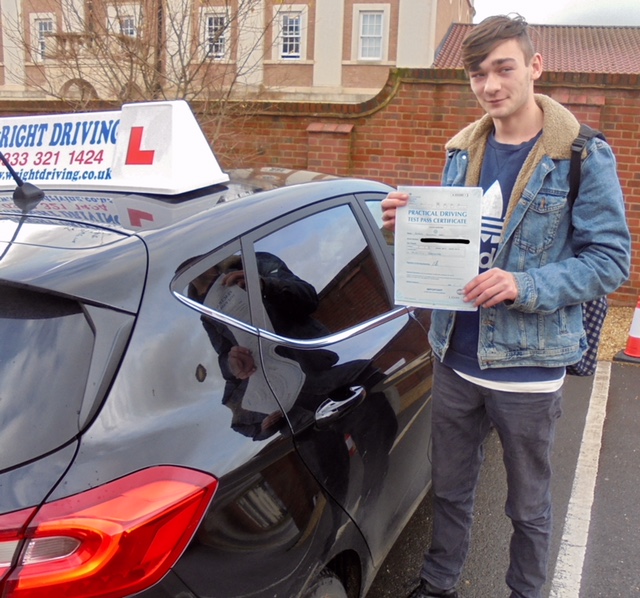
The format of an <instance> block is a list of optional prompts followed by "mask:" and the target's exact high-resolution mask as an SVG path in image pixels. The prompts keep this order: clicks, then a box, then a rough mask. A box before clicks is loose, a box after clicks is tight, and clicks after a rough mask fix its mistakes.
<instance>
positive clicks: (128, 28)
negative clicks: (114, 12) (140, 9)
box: [120, 15, 136, 37]
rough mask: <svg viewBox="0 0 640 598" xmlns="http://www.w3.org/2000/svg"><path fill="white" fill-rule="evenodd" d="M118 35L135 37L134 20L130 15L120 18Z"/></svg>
mask: <svg viewBox="0 0 640 598" xmlns="http://www.w3.org/2000/svg"><path fill="white" fill-rule="evenodd" d="M120 33H121V35H126V36H128V37H135V36H136V20H135V17H133V16H132V15H124V16H122V17H120Z"/></svg>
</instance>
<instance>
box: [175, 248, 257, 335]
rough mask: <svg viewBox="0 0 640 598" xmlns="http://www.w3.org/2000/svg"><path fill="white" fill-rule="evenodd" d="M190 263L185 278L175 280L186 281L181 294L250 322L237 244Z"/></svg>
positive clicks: (197, 258) (242, 265)
mask: <svg viewBox="0 0 640 598" xmlns="http://www.w3.org/2000/svg"><path fill="white" fill-rule="evenodd" d="M234 249H235V251H234ZM190 261H191V262H192V263H191V264H187V265H189V266H190V268H189V270H188V272H187V275H186V276H185V275H181V276H180V277H179V279H180V280H186V282H187V286H186V288H185V289H184V290H183V291H182V292H183V294H184V295H186V296H187V297H189V299H193V300H194V301H197V302H198V303H201V304H202V305H205V306H206V307H209V308H211V309H213V310H215V311H219V312H221V313H224V314H226V315H227V316H230V317H232V318H235V319H236V320H240V321H241V322H245V323H250V322H251V317H250V314H249V301H248V297H247V290H246V280H245V270H244V260H243V259H242V254H241V252H240V250H239V249H237V245H234V246H233V247H231V248H226V249H223V250H221V251H219V252H216V253H214V254H211V255H209V256H205V257H202V256H200V257H196V258H193V259H192V260H190ZM183 266H184V265H183Z"/></svg>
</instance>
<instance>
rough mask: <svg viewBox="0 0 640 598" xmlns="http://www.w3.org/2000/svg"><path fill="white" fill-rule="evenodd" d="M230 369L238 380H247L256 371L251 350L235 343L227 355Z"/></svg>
mask: <svg viewBox="0 0 640 598" xmlns="http://www.w3.org/2000/svg"><path fill="white" fill-rule="evenodd" d="M227 360H228V364H229V369H230V370H231V373H232V374H233V376H234V377H235V378H237V379H238V380H246V379H247V378H249V377H250V376H252V375H253V374H255V373H256V370H257V368H256V363H255V361H254V360H253V355H252V354H251V351H250V350H249V349H247V348H246V347H241V346H239V345H234V346H233V347H231V349H230V350H229V355H228V356H227Z"/></svg>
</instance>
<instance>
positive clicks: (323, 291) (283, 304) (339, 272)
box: [255, 205, 393, 339]
mask: <svg viewBox="0 0 640 598" xmlns="http://www.w3.org/2000/svg"><path fill="white" fill-rule="evenodd" d="M255 252H256V261H257V264H258V272H259V275H260V284H261V289H262V300H263V304H264V307H265V311H266V312H267V314H268V316H269V319H270V325H271V328H272V330H273V331H275V332H276V333H277V334H280V335H282V336H286V337H289V338H300V339H304V338H318V337H322V336H326V335H327V334H329V333H334V332H338V331H341V330H345V329H347V328H350V327H352V326H355V325H357V324H360V323H362V322H365V321H367V320H369V319H371V318H373V317H375V316H377V315H380V314H382V313H385V312H386V311H389V310H390V309H392V307H393V306H392V305H391V303H390V301H389V298H388V296H387V293H386V290H385V287H384V284H383V282H382V276H381V274H380V271H379V270H378V265H377V263H376V261H375V259H374V258H373V255H372V252H371V249H370V247H369V246H368V244H367V241H366V239H365V237H364V235H363V233H362V230H361V229H360V226H359V224H358V222H357V220H356V218H355V216H354V214H353V212H352V210H351V208H350V207H349V206H347V205H342V206H337V207H335V208H331V209H328V210H325V211H323V212H319V213H316V214H313V215H311V216H308V217H306V218H303V219H301V220H298V221H296V222H294V223H292V224H289V225H288V226H285V227H283V228H280V229H279V230H277V231H276V232H274V233H272V234H270V235H268V236H266V237H263V238H262V239H259V240H258V241H256V243H255Z"/></svg>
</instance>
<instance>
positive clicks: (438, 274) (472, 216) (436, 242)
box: [395, 187, 482, 311]
mask: <svg viewBox="0 0 640 598" xmlns="http://www.w3.org/2000/svg"><path fill="white" fill-rule="evenodd" d="M398 191H401V192H403V193H407V194H408V195H409V203H408V204H407V205H406V206H405V207H402V208H399V209H398V210H397V212H396V230H395V279H396V280H395V302H396V304H397V305H409V306H413V307H428V308H432V309H452V310H457V311H474V310H475V309H477V308H475V307H474V306H473V304H470V303H465V302H464V301H463V300H462V288H463V287H464V286H465V285H466V284H467V283H468V282H469V281H470V280H471V279H472V278H474V277H475V276H477V275H478V265H479V261H480V221H481V218H482V189H481V188H480V187H398Z"/></svg>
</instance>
